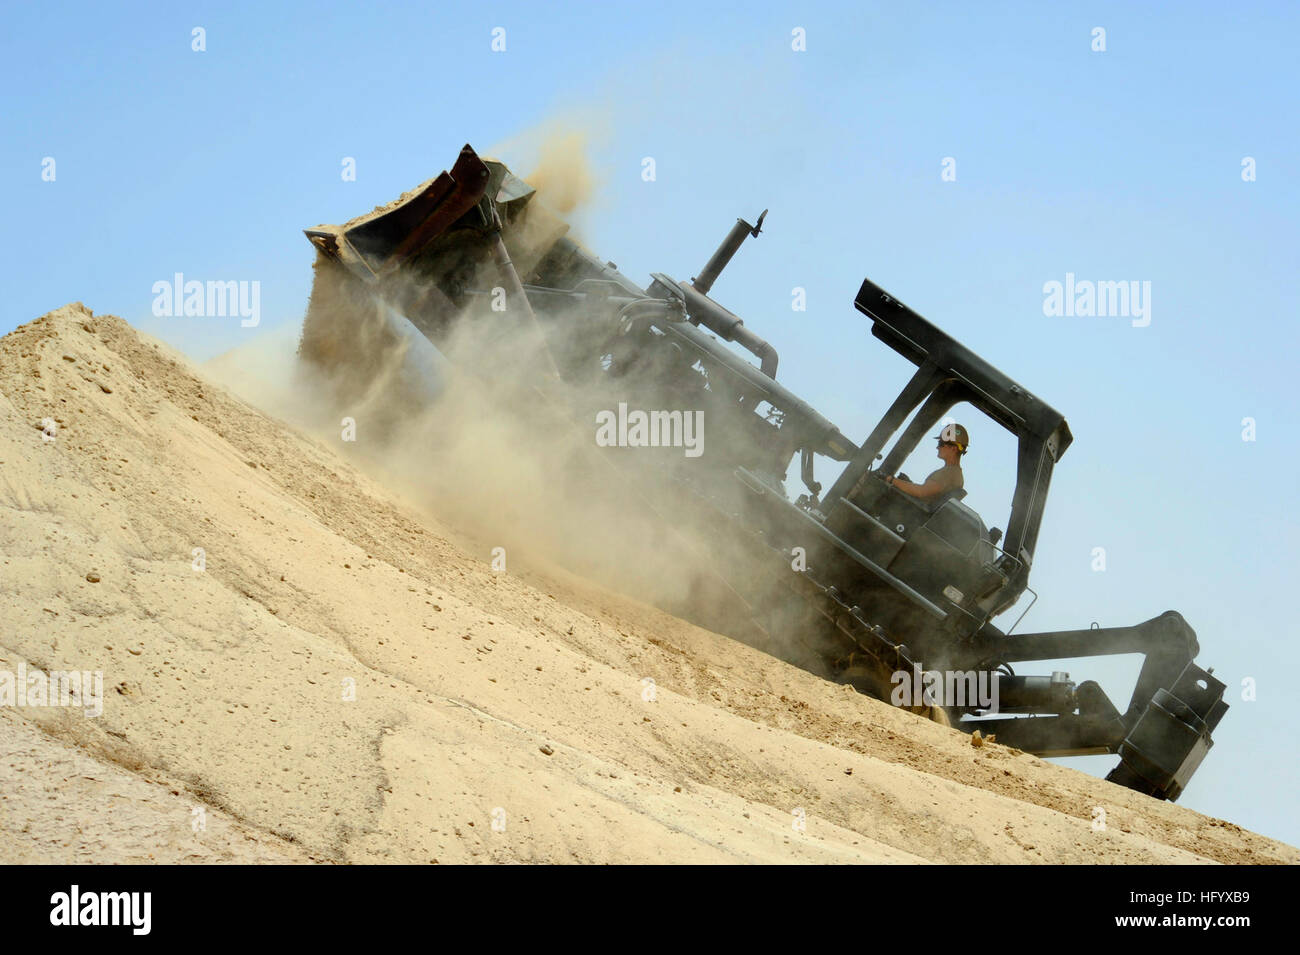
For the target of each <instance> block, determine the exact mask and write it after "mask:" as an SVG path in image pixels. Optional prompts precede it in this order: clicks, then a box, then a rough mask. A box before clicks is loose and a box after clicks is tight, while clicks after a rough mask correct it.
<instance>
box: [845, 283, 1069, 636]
mask: <svg viewBox="0 0 1300 955" xmlns="http://www.w3.org/2000/svg"><path fill="white" fill-rule="evenodd" d="M855 304H856V306H857V308H858V309H859V311H861V312H863V313H864V314H866V315H867V316H868V317H870V318H871V319H872V329H871V331H872V334H873V335H875V336H876V337H877V338H879V339H881V340H882V341H884V342H885V343H886V344H888V345H890V346H891V347H892V348H893V349H894V350H895V351H897V352H899V353H900V354H902V355H903V356H904V357H906V358H908V359H910V360H911V361H912V362H913V363H914V364H915V365H916V366H917V370H916V372H915V374H914V375H913V376H912V379H911V380H910V381H909V382H908V384H907V385H906V386H905V387H904V389H903V391H902V393H901V394H900V395H899V396H898V398H897V399H896V400H895V401H894V403H893V404H892V405H891V406H890V408H889V410H888V411H887V412H886V413H885V416H884V418H883V419H882V420H881V421H880V423H879V424H878V425H877V426H876V427H875V429H874V430H873V431H872V432H871V434H870V435H869V436H868V437H867V439H866V440H865V441H864V442H863V444H862V446H861V448H860V449H859V450H858V452H857V454H856V455H855V456H854V457H853V459H852V460H851V461H850V462H849V464H848V466H847V467H846V468H845V469H844V471H843V473H842V474H841V475H840V477H839V478H838V479H837V480H836V482H835V484H834V486H833V487H832V488H831V489H830V491H829V492H828V493H827V495H826V497H825V499H824V500H823V501H822V503H821V509H822V513H823V514H824V515H825V523H826V527H827V528H828V529H829V530H831V531H832V532H833V533H835V534H836V535H837V536H839V537H840V538H842V539H843V540H844V541H845V542H846V543H847V544H849V546H850V547H852V548H853V549H854V550H855V551H857V552H858V553H859V554H861V555H862V556H863V557H865V558H866V559H867V560H869V561H871V562H872V563H873V564H875V565H876V567H877V568H879V569H881V570H883V571H884V572H885V573H886V574H887V575H888V576H890V577H893V578H895V579H896V580H897V581H899V582H901V583H902V584H906V585H907V586H908V587H910V588H912V589H913V590H915V591H916V592H918V593H919V594H921V595H922V596H924V597H925V598H927V599H929V600H930V601H933V602H934V603H935V604H937V605H939V606H941V607H949V608H951V607H952V606H953V605H954V604H956V605H958V606H960V607H961V608H962V609H963V610H964V611H965V612H966V614H968V615H969V616H971V617H973V618H975V619H976V620H977V624H976V625H980V624H982V623H983V622H984V621H986V620H988V619H989V618H991V617H992V616H994V615H996V614H998V613H1001V612H1002V611H1003V610H1005V609H1007V608H1008V607H1010V606H1011V605H1012V604H1013V603H1015V601H1016V600H1017V599H1018V598H1019V596H1020V594H1021V593H1023V592H1024V590H1025V588H1026V587H1027V585H1028V577H1029V565H1030V562H1031V561H1032V558H1033V550H1034V546H1035V543H1036V541H1037V537H1038V529H1039V525H1040V522H1041V520H1042V514H1043V506H1044V504H1045V501H1046V495H1047V486H1048V482H1049V480H1050V477H1051V472H1052V467H1053V466H1054V464H1055V462H1056V461H1057V460H1059V459H1060V456H1061V455H1062V454H1063V453H1064V452H1065V449H1066V448H1067V447H1068V446H1069V444H1070V441H1071V440H1072V438H1071V435H1070V430H1069V426H1068V425H1067V424H1066V422H1065V419H1064V418H1063V417H1062V416H1061V415H1060V413H1059V412H1057V411H1055V410H1053V409H1052V408H1051V407H1049V406H1048V405H1046V404H1043V403H1042V402H1041V401H1039V400H1038V399H1037V398H1036V397H1035V396H1034V395H1032V394H1030V393H1029V392H1028V391H1027V390H1025V389H1024V388H1022V387H1021V386H1020V385H1018V384H1016V383H1015V382H1014V381H1012V380H1011V379H1009V378H1007V377H1006V376H1005V375H1003V374H1002V373H1001V372H999V371H998V370H997V369H995V368H993V367H992V366H990V365H989V364H988V363H987V362H985V361H984V360H983V359H981V358H979V357H978V356H977V355H975V354H974V353H973V352H971V351H970V350H969V349H967V348H965V347H964V346H962V345H961V344H960V343H958V342H956V341H955V340H953V339H952V338H951V337H949V336H948V335H946V334H945V333H944V332H942V331H940V330H939V329H938V328H936V327H935V326H934V325H931V324H930V323H929V322H928V321H926V320H925V319H924V318H922V317H921V316H920V315H917V314H916V313H915V312H913V311H912V310H911V309H909V308H908V307H907V306H906V305H903V304H902V303H901V302H899V301H897V300H896V299H894V298H893V297H892V296H890V295H889V294H888V293H886V292H885V291H884V290H883V289H880V288H879V287H878V286H876V285H875V284H874V283H872V282H871V281H870V280H866V281H864V282H863V283H862V288H861V289H860V290H859V292H858V297H857V299H856V301H855ZM959 403H961V404H969V405H970V406H971V407H972V408H973V409H974V410H975V411H977V412H979V413H980V415H982V416H983V418H984V419H986V420H985V423H988V422H989V421H991V422H992V423H995V424H997V425H998V426H999V427H1000V428H1002V429H1004V430H1005V431H1007V432H1010V434H1011V435H1012V437H1013V438H1014V439H1015V441H1016V459H1017V460H1016V482H1015V492H1014V495H1013V499H1012V506H1011V515H1010V518H1009V520H1008V523H1007V525H1006V526H1007V534H1006V541H1005V544H1004V546H1003V547H999V546H998V543H999V541H1000V540H1001V538H1002V532H1001V531H1000V530H998V529H997V528H994V529H993V530H990V529H989V528H988V527H987V526H986V525H985V523H984V521H983V520H982V519H981V517H980V515H979V514H978V513H976V511H975V510H974V509H973V508H971V507H970V506H968V505H967V504H965V503H963V500H964V498H965V497H966V489H965V488H961V489H958V490H955V491H950V492H947V493H945V494H944V495H941V496H939V497H937V498H933V499H929V500H927V499H923V498H916V497H913V496H912V495H909V494H906V493H904V492H902V491H900V490H898V489H897V488H893V487H890V486H889V485H888V484H886V483H885V481H884V477H885V476H886V475H894V474H898V473H899V469H900V468H901V467H902V465H903V464H904V462H906V461H907V460H908V457H909V455H911V454H912V453H913V452H914V451H915V450H916V449H917V448H918V447H919V446H920V445H921V443H922V442H923V441H924V440H926V439H927V438H929V437H930V436H931V435H932V434H934V429H936V428H937V427H939V426H941V422H942V419H943V418H944V417H945V416H946V415H948V414H949V413H950V411H951V410H952V408H953V407H954V406H955V405H957V404H959ZM980 430H981V431H983V430H984V429H982V428H981V429H980ZM896 434H897V435H898V439H897V441H896V442H895V443H894V444H893V446H892V447H890V448H889V451H888V453H887V454H886V453H884V451H885V447H886V445H887V443H888V442H889V440H890V439H891V438H892V437H894V435H896ZM877 463H878V466H877ZM920 481H924V477H921V478H920V479H919V481H918V483H919V482H920Z"/></svg>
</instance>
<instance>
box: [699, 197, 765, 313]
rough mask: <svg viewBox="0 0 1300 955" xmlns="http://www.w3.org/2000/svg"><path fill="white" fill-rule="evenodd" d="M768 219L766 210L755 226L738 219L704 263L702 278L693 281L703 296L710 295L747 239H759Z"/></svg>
mask: <svg viewBox="0 0 1300 955" xmlns="http://www.w3.org/2000/svg"><path fill="white" fill-rule="evenodd" d="M766 218H767V210H766V209H764V210H763V214H762V215H761V216H759V217H758V222H757V224H755V225H750V224H749V223H748V222H746V221H745V220H744V219H737V220H736V224H735V225H733V226H732V227H731V231H730V232H728V233H727V237H726V238H725V239H723V240H722V245H720V246H718V249H717V251H716V252H714V253H713V256H712V257H711V258H710V259H709V261H708V262H706V263H704V271H702V272H701V273H700V277H699V278H695V279H691V284H692V285H694V286H695V287H696V288H697V289H698V290H699V291H700V292H702V293H703V294H705V295H708V294H709V289H711V288H713V283H714V282H716V281H717V280H718V276H719V275H721V274H722V270H723V269H725V268H726V267H727V263H728V262H730V261H731V259H732V257H733V256H734V255H735V254H736V252H737V251H739V249H740V246H741V245H742V244H743V243H744V241H745V237H746V236H750V235H752V236H753V237H754V238H756V239H757V238H758V234H759V233H760V232H762V231H763V220H764V219H766Z"/></svg>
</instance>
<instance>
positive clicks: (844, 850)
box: [0, 304, 1300, 863]
mask: <svg viewBox="0 0 1300 955" xmlns="http://www.w3.org/2000/svg"><path fill="white" fill-rule="evenodd" d="M45 419H53V422H54V427H53V428H49V427H46V428H45V429H44V430H43V422H44V420H45ZM51 437H52V440H50V438H51ZM426 510H427V509H425V508H416V507H415V506H414V505H412V504H410V503H407V502H405V501H403V500H402V499H400V498H399V497H398V496H397V495H396V494H395V493H394V492H392V491H390V490H388V489H386V488H385V487H383V486H381V485H380V484H378V483H377V482H376V481H375V480H374V479H373V478H371V477H368V476H366V475H365V474H363V473H361V472H360V471H359V470H358V469H357V468H356V467H354V466H353V465H352V464H350V463H348V462H347V461H345V460H344V458H343V457H342V456H340V454H339V453H338V452H337V451H336V450H335V449H332V448H330V447H327V446H326V445H325V444H324V443H322V442H320V441H317V440H314V439H310V438H307V437H304V436H303V435H302V434H300V433H298V432H297V431H295V430H293V429H291V428H289V427H288V426H286V425H284V424H282V423H280V422H278V421H276V420H274V419H272V418H270V417H268V416H266V415H265V414H263V413H261V412H259V411H256V410H254V409H253V408H251V407H250V406H248V405H247V404H245V403H243V402H242V401H240V400H238V399H237V398H235V397H234V396H233V395H232V394H231V393H230V392H228V391H226V390H225V389H224V388H221V387H219V386H217V385H215V384H213V383H212V382H211V381H209V380H206V379H205V378H204V377H203V376H202V375H201V374H200V373H198V372H197V371H196V370H194V369H193V367H192V366H190V365H189V364H188V363H187V362H185V360H184V359H183V358H180V357H179V356H177V355H175V354H173V353H172V352H170V351H169V350H167V349H166V348H164V347H162V346H160V345H158V344H157V343H155V342H153V341H152V340H151V339H149V338H147V337H146V336H144V335H141V334H139V333H137V332H136V331H134V330H133V329H131V328H130V327H129V326H128V325H126V324H125V323H124V322H122V321H121V320H120V319H116V318H111V317H102V316H100V317H93V316H92V315H91V313H90V312H89V311H88V310H86V309H85V308H83V307H82V306H81V305H80V304H77V305H69V306H65V307H64V308H61V309H59V310H58V311H56V312H53V313H51V314H50V315H47V316H45V317H43V318H41V319H38V320H37V321H35V322H32V323H30V324H28V325H25V326H23V327H21V328H19V329H18V330H17V331H15V332H13V333H12V334H10V335H8V336H7V337H5V338H4V339H3V340H0V671H5V670H7V671H10V672H13V671H16V670H17V668H18V667H19V665H20V664H25V665H26V666H27V667H28V668H37V667H39V668H41V669H42V670H44V671H49V670H51V669H64V670H72V669H77V670H92V671H96V670H97V671H102V672H103V675H104V676H103V680H104V701H103V713H102V715H100V716H99V717H97V718H89V717H88V716H86V715H84V714H83V713H82V712H80V711H76V710H72V709H68V708H56V707H36V706H27V707H0V861H4V862H14V861H21V862H29V861H30V862H35V861H57V862H114V861H126V862H137V861H140V862H143V861H168V862H170V861H195V862H223V861H242V862H255V861H318V862H432V861H435V860H436V861H438V862H443V863H448V862H473V861H481V862H487V861H493V862H570V861H573V862H955V863H969V862H1009V863H1019V862H1036V863H1039V862H1050V863H1181V862H1186V863H1195V862H1207V861H1214V862H1225V863H1260V862H1292V863H1293V862H1296V861H1300V851H1297V850H1296V849H1295V848H1292V847H1290V846H1287V845H1283V844H1281V843H1278V842H1275V841H1273V840H1270V839H1267V838H1264V837H1262V836H1259V835H1256V834H1254V833H1251V832H1248V831H1245V830H1242V829H1241V828H1239V827H1237V826H1235V825H1233V824H1231V823H1228V822H1224V821H1221V820H1217V819H1211V818H1208V817H1205V816H1202V815H1200V814H1198V813H1196V812H1193V811H1191V810H1188V809H1184V808H1180V807H1178V806H1176V805H1170V804H1168V803H1162V802H1158V801H1155V800H1151V799H1148V798H1146V797H1143V796H1139V795H1137V794H1135V793H1132V792H1129V791H1127V790H1124V789H1120V788H1118V787H1115V786H1111V785H1110V784H1108V783H1106V782H1104V781H1102V780H1099V779H1095V778H1093V777H1090V776H1087V775H1085V774H1082V773H1079V772H1076V771H1074V770H1070V769H1065V768H1062V767H1059V766H1055V765H1052V764H1049V763H1046V762H1044V761H1042V760H1040V759H1037V758H1035V757H1033V756H1029V755H1026V754H1023V753H1020V752H1017V751H1014V750H1011V749H1008V748H1006V747H1003V746H1000V745H996V744H994V745H986V746H983V747H979V748H976V747H973V746H972V745H971V740H970V737H968V736H966V735H964V734H961V733H958V732H956V731H954V730H949V729H945V728H943V727H940V726H938V725H936V724H933V723H930V722H927V721H926V720H924V719H922V718H920V717H917V716H914V715H912V714H909V713H906V712H902V711H898V710H895V709H892V708H890V707H888V706H885V705H883V704H881V703H878V702H876V701H874V700H870V699H867V698H865V697H863V696H860V695H858V694H856V693H854V692H853V691H852V690H850V689H848V688H845V687H839V686H835V685H832V684H829V683H826V682H824V681H822V680H819V679H817V678H815V677H813V676H811V675H809V674H807V673H804V672H803V671H801V670H798V669H796V668H793V667H790V666H788V665H786V664H784V663H781V662H779V661H776V660H774V659H772V658H770V657H767V656H765V655H763V654H761V653H758V652H756V651H754V650H751V649H749V648H747V647H744V646H742V645H739V644H737V643H735V642H733V641H731V640H728V639H726V638H723V637H720V636H717V635H716V634H712V633H710V632H708V631H705V630H702V629H699V628H696V627H693V626H691V625H690V624H687V623H685V622H683V621H681V620H678V619H675V618H673V617H670V616H668V615H666V614H663V613H661V612H659V611H657V610H654V609H652V608H649V607H647V606H645V605H643V604H639V603H637V602H636V601H633V600H631V599H628V598H626V597H621V596H618V595H616V594H612V593H609V592H606V591H604V590H602V589H600V588H598V587H596V586H594V585H592V584H589V583H585V582H583V581H581V580H579V579H577V578H575V577H573V576H571V575H569V574H567V573H565V572H563V571H560V570H556V569H553V568H546V567H532V568H529V567H518V566H513V565H512V566H511V569H510V572H509V573H494V572H493V571H492V569H491V567H490V566H489V563H488V559H489V554H488V550H487V547H486V545H485V544H484V542H482V541H478V540H475V539H474V538H473V537H471V536H469V535H468V534H467V533H465V532H464V531H462V530H459V529H457V525H456V522H455V518H454V515H435V514H431V513H426ZM435 510H436V509H435ZM440 521H446V523H442V522H440ZM196 548H202V551H203V553H202V558H203V562H202V569H201V570H200V569H196V563H197V558H196V555H195V549H196ZM647 678H650V679H652V680H653V681H654V694H653V695H654V699H653V700H647V699H646V698H645V697H646V696H649V695H650V693H649V692H648V691H649V687H648V684H647V683H646V682H645V681H646V679H647ZM348 695H351V696H354V699H345V696H348ZM1095 807H1101V808H1102V809H1104V810H1105V820H1106V825H1105V827H1104V829H1101V828H1094V818H1095V815H1096V814H1095V812H1094V810H1095ZM800 818H802V819H805V820H806V824H805V825H804V826H803V827H802V829H801V828H799V827H798V826H797V825H796V824H797V822H798V821H799V819H800ZM198 820H201V821H202V822H203V825H201V826H199V825H198V822H197V821H198ZM494 823H496V825H495V826H494Z"/></svg>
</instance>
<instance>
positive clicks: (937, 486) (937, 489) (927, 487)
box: [885, 477, 948, 499]
mask: <svg viewBox="0 0 1300 955" xmlns="http://www.w3.org/2000/svg"><path fill="white" fill-rule="evenodd" d="M885 483H886V484H888V485H889V486H890V487H896V488H898V489H899V490H900V491H902V492H903V493H904V494H910V495H911V496H912V497H919V498H922V499H926V498H931V497H938V496H939V495H940V494H942V493H943V492H944V491H946V490H948V487H947V485H945V484H944V483H943V482H941V481H938V480H936V479H935V478H933V477H930V478H928V479H927V480H926V482H925V483H924V484H913V483H912V482H911V481H903V480H900V479H899V478H895V477H887V478H885Z"/></svg>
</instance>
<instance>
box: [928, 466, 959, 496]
mask: <svg viewBox="0 0 1300 955" xmlns="http://www.w3.org/2000/svg"><path fill="white" fill-rule="evenodd" d="M964 480H965V478H964V476H963V475H962V473H961V465H960V464H945V465H944V466H943V467H941V468H940V469H939V470H937V471H935V472H934V473H932V474H931V475H930V476H929V477H927V478H926V479H925V480H924V481H922V482H921V483H922V484H929V483H930V482H931V481H935V482H937V483H938V485H939V487H940V493H941V494H946V493H948V492H949V491H955V490H957V489H958V488H960V487H961V486H962V483H963V482H964Z"/></svg>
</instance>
